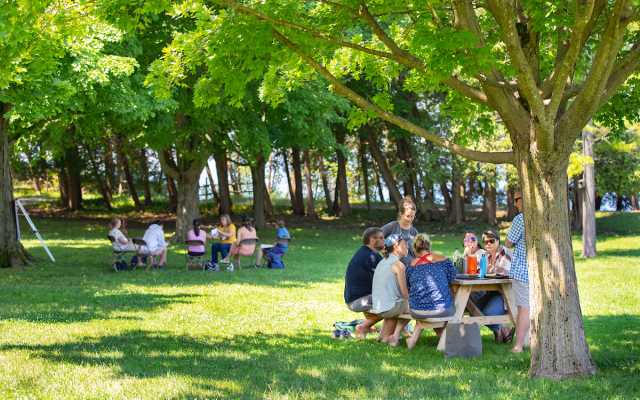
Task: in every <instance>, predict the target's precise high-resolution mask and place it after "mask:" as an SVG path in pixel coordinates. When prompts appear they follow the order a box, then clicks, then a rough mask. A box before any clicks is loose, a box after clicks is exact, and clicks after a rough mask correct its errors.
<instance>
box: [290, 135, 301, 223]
mask: <svg viewBox="0 0 640 400" xmlns="http://www.w3.org/2000/svg"><path fill="white" fill-rule="evenodd" d="M291 167H293V182H292V188H293V204H292V205H293V213H294V214H295V215H304V197H303V195H302V161H301V159H300V149H298V148H297V147H293V148H292V149H291Z"/></svg>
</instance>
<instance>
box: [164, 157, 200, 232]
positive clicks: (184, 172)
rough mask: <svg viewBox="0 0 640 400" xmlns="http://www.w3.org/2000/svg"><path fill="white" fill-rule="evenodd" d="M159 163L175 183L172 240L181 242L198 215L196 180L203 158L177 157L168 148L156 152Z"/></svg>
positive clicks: (198, 178) (198, 176)
mask: <svg viewBox="0 0 640 400" xmlns="http://www.w3.org/2000/svg"><path fill="white" fill-rule="evenodd" d="M158 155H159V158H160V165H161V166H162V169H163V170H164V172H165V174H167V176H170V177H171V178H173V180H174V181H175V182H176V184H177V200H178V201H177V203H178V204H177V208H176V235H175V237H174V240H175V241H177V242H182V241H184V240H186V238H187V232H188V231H189V229H190V228H191V226H192V223H193V220H194V219H196V218H199V217H200V209H199V203H200V200H199V198H198V182H199V180H200V173H201V172H202V169H203V168H204V163H205V162H206V161H205V160H189V161H187V160H181V159H180V157H179V155H178V156H177V157H178V158H177V159H174V158H173V155H172V154H171V152H170V151H169V150H164V151H160V152H159V153H158Z"/></svg>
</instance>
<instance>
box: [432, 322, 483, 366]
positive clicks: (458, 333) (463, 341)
mask: <svg viewBox="0 0 640 400" xmlns="http://www.w3.org/2000/svg"><path fill="white" fill-rule="evenodd" d="M442 334H443V335H445V337H444V356H445V357H446V358H451V357H463V358H469V357H479V356H481V355H482V340H481V339H480V326H479V325H478V324H476V323H473V324H453V323H448V324H447V327H446V328H445V330H444V332H443V333H442Z"/></svg>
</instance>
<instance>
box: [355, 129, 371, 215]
mask: <svg viewBox="0 0 640 400" xmlns="http://www.w3.org/2000/svg"><path fill="white" fill-rule="evenodd" d="M358 153H359V156H360V177H361V178H362V183H363V186H364V200H365V202H366V203H367V210H371V195H370V193H369V162H368V160H367V143H366V142H365V141H364V139H363V138H362V137H361V138H360V143H359V148H358Z"/></svg>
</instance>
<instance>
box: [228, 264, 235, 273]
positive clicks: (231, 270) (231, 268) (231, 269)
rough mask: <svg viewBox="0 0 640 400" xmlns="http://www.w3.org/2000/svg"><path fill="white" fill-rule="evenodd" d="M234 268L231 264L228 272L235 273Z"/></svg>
mask: <svg viewBox="0 0 640 400" xmlns="http://www.w3.org/2000/svg"><path fill="white" fill-rule="evenodd" d="M233 270H234V267H233V264H229V266H228V267H227V272H233Z"/></svg>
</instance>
